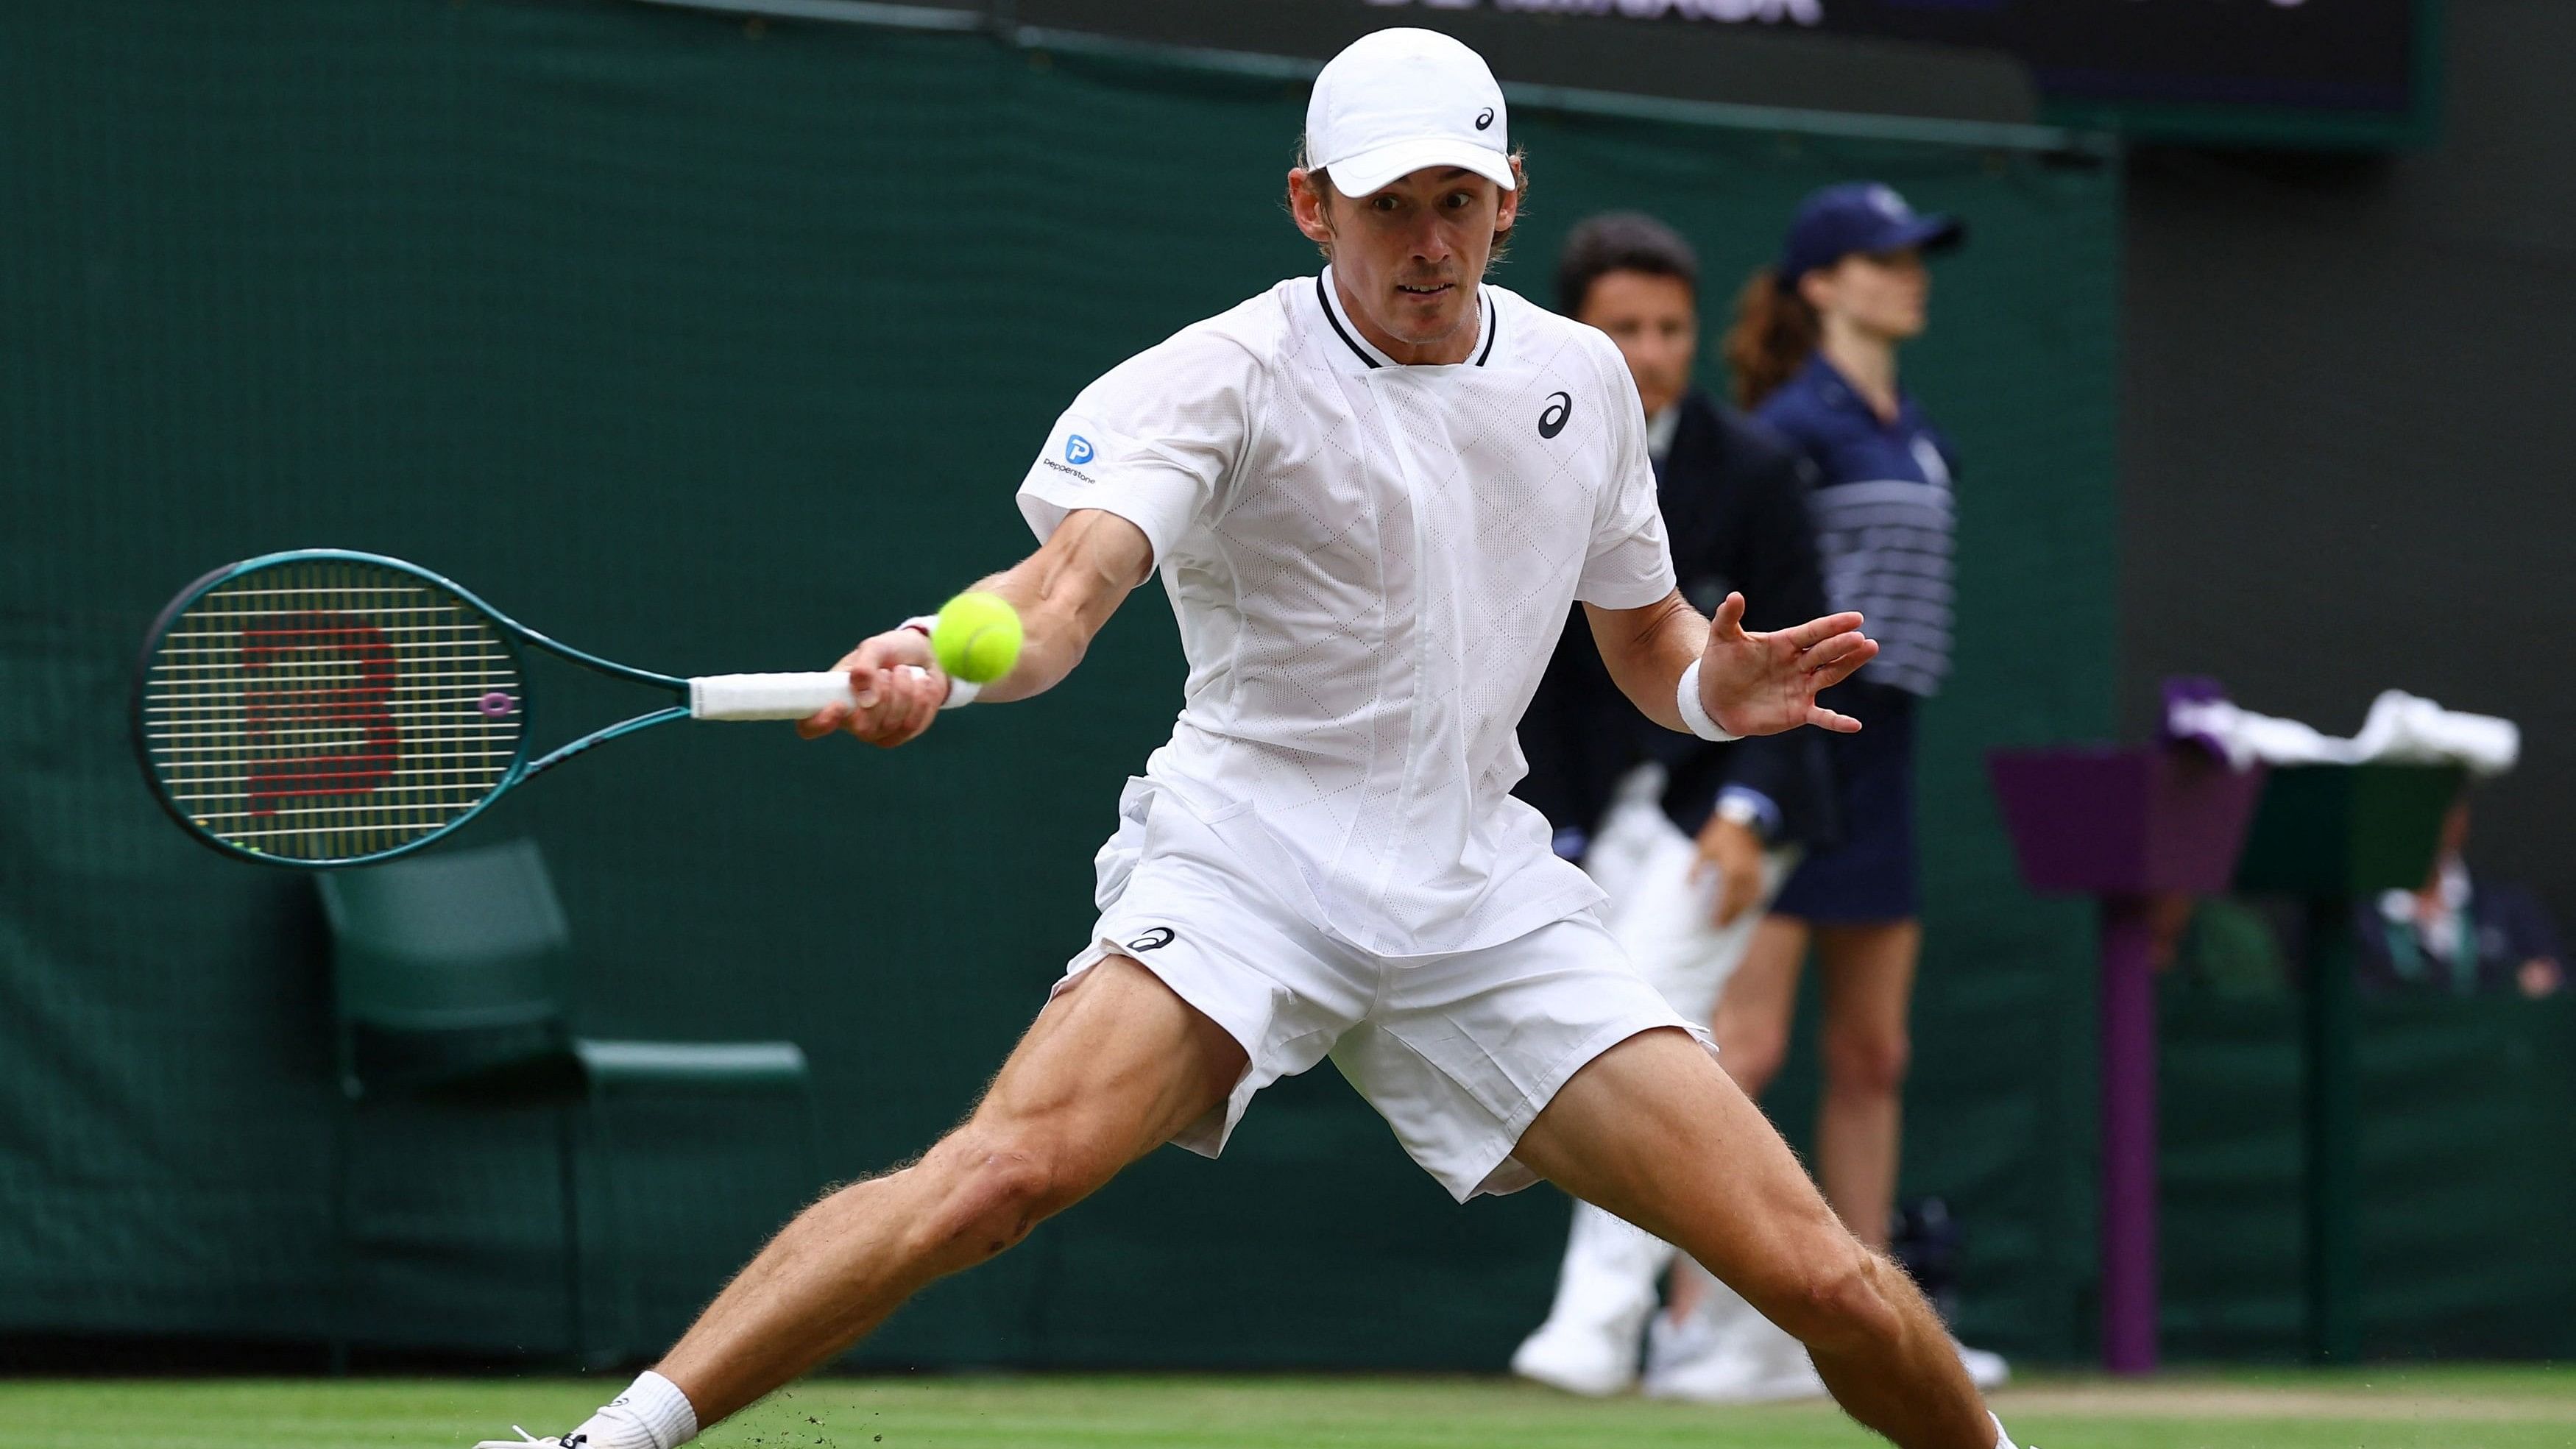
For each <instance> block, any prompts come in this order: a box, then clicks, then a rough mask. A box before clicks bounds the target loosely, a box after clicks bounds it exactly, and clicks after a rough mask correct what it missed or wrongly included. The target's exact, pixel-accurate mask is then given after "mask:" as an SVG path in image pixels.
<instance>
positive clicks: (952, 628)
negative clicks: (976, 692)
mask: <svg viewBox="0 0 2576 1449" xmlns="http://www.w3.org/2000/svg"><path fill="white" fill-rule="evenodd" d="M930 652H931V655H932V656H933V657H934V658H936V659H937V660H938V661H939V667H940V668H941V669H944V670H946V671H948V675H949V677H950V678H952V679H962V680H965V681H966V682H967V683H968V684H990V683H992V682H993V681H994V680H996V679H999V678H1001V677H1002V676H1003V675H1005V674H1008V673H1010V672H1011V666H1012V665H1014V664H1017V663H1019V662H1020V611H1019V610H1017V609H1014V608H1012V607H1011V606H1010V604H1009V603H1008V602H1007V601H1005V600H1004V599H1002V598H1001V597H1000V596H998V595H995V594H959V595H958V596H957V597H956V598H953V599H950V600H949V601H948V602H947V603H945V604H942V605H940V607H939V622H938V624H937V625H935V626H934V627H933V628H932V629H931V631H930Z"/></svg>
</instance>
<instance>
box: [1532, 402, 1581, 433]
mask: <svg viewBox="0 0 2576 1449" xmlns="http://www.w3.org/2000/svg"><path fill="white" fill-rule="evenodd" d="M1572 416H1574V395H1573V394H1572V393H1563V392H1552V393H1549V394H1548V395H1547V411H1545V412H1543V413H1540V414H1539V415H1538V435H1539V436H1540V437H1542V438H1553V437H1555V436H1556V435H1557V434H1559V433H1561V432H1564V431H1565V420H1566V419H1567V418H1570V417H1572Z"/></svg>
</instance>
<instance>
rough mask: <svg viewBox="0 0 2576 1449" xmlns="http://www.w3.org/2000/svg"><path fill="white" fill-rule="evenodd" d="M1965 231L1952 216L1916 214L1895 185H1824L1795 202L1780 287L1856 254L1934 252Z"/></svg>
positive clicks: (1792, 284)
mask: <svg viewBox="0 0 2576 1449" xmlns="http://www.w3.org/2000/svg"><path fill="white" fill-rule="evenodd" d="M1967 235H1968V228H1967V226H1966V224H1965V223H1963V222H1961V221H1959V220H1958V219H1957V218H1956V217H1948V216H1922V215H1918V214H1916V212H1915V210H1914V208H1913V207H1911V206H1908V205H1906V204H1905V198H1904V197H1902V196H1899V195H1897V194H1896V189H1895V188H1894V187H1891V186H1884V185H1881V184H1880V183H1878V182H1875V181H1852V182H1846V183H1845V184H1843V185H1841V186H1828V187H1826V188H1825V189H1824V190H1822V191H1819V192H1817V193H1815V194H1814V195H1812V196H1810V197H1808V198H1807V199H1806V200H1805V201H1803V202H1800V203H1799V204H1798V219H1797V220H1795V221H1793V222H1791V223H1789V235H1788V237H1787V239H1785V240H1784V241H1782V242H1781V243H1780V285H1781V286H1782V287H1783V288H1784V289H1785V288H1790V287H1795V286H1797V285H1798V279H1799V278H1800V277H1803V276H1805V275H1806V274H1807V273H1809V272H1812V271H1814V270H1816V269H1817V268H1819V267H1830V266H1832V265H1833V264H1834V263H1836V262H1839V261H1841V260H1842V259H1843V258H1845V257H1847V256H1850V255H1852V254H1853V253H1855V252H1897V251H1903V250H1905V249H1906V248H1908V247H1919V248H1921V249H1923V250H1924V251H1927V252H1931V251H1939V250H1941V249H1942V248H1944V247H1953V246H1957V245H1958V244H1959V243H1960V242H1961V241H1963V240H1965V239H1966V237H1967Z"/></svg>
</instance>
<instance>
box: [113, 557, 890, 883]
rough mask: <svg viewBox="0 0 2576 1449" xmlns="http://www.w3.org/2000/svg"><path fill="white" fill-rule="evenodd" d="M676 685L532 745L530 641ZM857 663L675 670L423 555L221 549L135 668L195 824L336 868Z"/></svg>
mask: <svg viewBox="0 0 2576 1449" xmlns="http://www.w3.org/2000/svg"><path fill="white" fill-rule="evenodd" d="M523 644H532V645H535V646H536V647H537V648H539V649H543V650H545V651H546V652H547V653H550V654H554V655H558V656H560V657H562V658H565V659H569V660H571V661H572V662H573V663H575V664H579V665H582V666H584V667H586V668H589V669H594V670H597V671H598V672H600V673H602V674H606V675H611V676H613V677H615V678H618V679H625V680H631V681H633V682H635V683H637V684H644V685H651V686H654V687H657V688H660V689H666V690H669V691H670V692H671V695H672V697H673V702H672V703H671V704H669V705H667V706H665V707H663V708H661V709H656V710H652V711H650V712H648V713H645V714H639V715H636V716H635V717H634V718H632V719H626V720H621V721H619V722H618V723H616V724H612V725H609V726H607V727H605V728H602V729H596V730H593V731H591V732H590V733H589V734H586V735H583V736H582V737H581V738H579V739H576V740H574V741H572V742H571V743H570V744H566V745H561V746H558V747H557V748H555V749H554V750H552V751H549V752H548V753H546V754H542V755H538V756H536V757H535V758H534V759H531V758H529V754H530V750H529V738H530V737H529V733H528V723H529V715H530V708H529V706H530V700H529V696H528V689H527V685H526V684H525V682H524V680H523V675H522V671H521V669H520V646H521V645H523ZM849 698H850V680H849V676H848V675H846V674H842V673H837V672H827V673H821V674H718V675H711V676H708V677H705V678H699V679H677V678H673V677H672V676H670V675H667V674H655V673H652V672H651V671H649V670H643V669H632V668H629V667H627V666H626V665H623V664H614V663H611V662H609V661H608V660H605V659H601V658H599V657H598V656H596V655H591V654H584V653H583V652H581V651H580V650H578V649H575V648H573V647H571V646H570V645H566V644H559V643H557V642H555V641H554V640H552V639H549V638H547V637H546V636H545V635H543V634H540V633H538V632H537V631H536V630H534V629H530V628H528V627H527V626H525V625H523V624H521V623H519V622H518V621H517V620H515V619H512V618H511V617H509V616H508V615H507V614H504V613H502V612H501V611H500V610H498V609H495V608H493V607H492V606H491V605H489V604H487V603H484V602H483V601H482V600H481V599H478V598H476V597H475V596H474V595H472V594H470V593H467V592H466V591H465V590H464V589H462V588H459V587H457V586H456V585H455V584H452V583H450V582H448V581H447V580H446V579H443V578H440V577H439V576H438V575H436V574H434V573H431V572H429V571H428V570H427V569H424V568H420V567H418V566H417V565H413V564H408V563H404V562H403V561H402V560H400V559H394V558H386V557H383V556H382V555H379V554H371V553H352V552H349V551H347V550H345V549H336V548H310V549H297V550H295V551H293V552H290V553H273V554H267V555H264V556H262V557H259V558H254V559H248V560H245V561H243V562H241V563H236V564H227V565H225V566H224V567H222V568H219V569H217V570H215V571H214V572H213V573H210V574H208V575H206V576H205V577H204V578H202V579H199V580H197V581H196V582H195V583H193V584H190V585H189V586H188V587H187V588H186V589H184V590H182V591H181V592H180V594H179V596H178V597H177V598H175V599H172V600H171V601H170V606H169V607H168V608H166V609H164V610H162V611H161V617H160V618H159V619H158V620H157V621H155V622H154V624H153V626H152V633H151V636H150V638H149V639H147V640H146V641H145V643H144V646H143V659H142V662H141V664H140V666H139V667H138V668H137V670H136V672H135V679H134V752H135V755H136V757H137V758H138V759H140V760H141V762H142V765H143V773H144V775H145V777H146V778H147V779H149V780H150V781H151V784H152V791H153V794H154V795H155V796H156V797H157V798H158V799H159V800H160V802H161V805H162V808H164V809H166V810H168V811H169V812H170V818H171V819H173V820H176V821H178V822H179V824H180V825H181V826H182V827H184V828H185V829H186V830H187V832H188V833H189V834H190V835H193V836H195V837H196V838H197V839H199V840H201V841H204V842H205V843H206V844H207V845H210V846H212V847H214V848H215V849H216V850H219V851H222V852H223V853H224V854H226V855H232V856H238V857H240V858H242V859H245V860H255V861H258V862H260V863H262V864H265V865H286V866H300V867H305V868H309V869H327V868H331V867H335V866H346V865H363V864H365V863H367V862H369V861H378V860H384V859H387V858H389V857H392V856H397V855H401V854H404V853H406V852H408V851H414V850H418V849H420V848H421V847H422V846H424V845H427V844H429V843H430V842H431V841H433V840H436V839H437V838H438V837H440V836H442V835H444V834H446V833H447V832H449V831H451V830H454V829H456V828H457V827H458V826H460V825H463V824H464V823H465V822H466V821H468V820H471V819H473V818H474V817H475V816H476V815H477V814H479V813H480V812H481V811H482V810H483V808H484V807H485V806H487V805H490V804H491V803H492V802H493V801H494V800H497V799H499V798H500V797H501V796H502V794H504V793H505V792H507V791H509V790H510V789H512V788H513V787H515V786H518V785H522V784H525V783H527V782H528V781H530V780H533V779H535V778H536V777H537V776H539V775H542V774H544V773H545V772H546V771H548V770H551V769H553V768H554V767H555V766H557V765H560V764H562V763H563V762H564V761H566V760H569V759H571V758H572V757H573V756H575V755H578V754H580V753H582V752H583V751H584V750H587V749H590V748H591V747H593V746H595V745H600V744H604V743H606V742H608V741H609V740H613V739H616V738H617V737H619V736H620V735H631V734H633V733H635V732H636V731H638V730H645V729H651V728H652V727H653V726H655V725H660V724H669V723H670V722H672V721H673V720H683V719H716V720H760V719H767V720H776V719H801V718H803V717H804V716H806V715H809V714H812V713H813V712H814V711H816V710H818V709H821V708H822V707H823V706H825V705H827V704H832V703H836V702H839V701H844V700H847V699H849Z"/></svg>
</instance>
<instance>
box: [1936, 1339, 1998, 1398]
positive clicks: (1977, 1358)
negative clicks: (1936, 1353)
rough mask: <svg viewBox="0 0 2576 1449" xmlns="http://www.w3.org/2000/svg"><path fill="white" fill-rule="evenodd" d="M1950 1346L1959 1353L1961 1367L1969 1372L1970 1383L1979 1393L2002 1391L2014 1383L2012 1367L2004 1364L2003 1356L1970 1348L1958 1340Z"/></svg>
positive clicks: (1988, 1350) (1989, 1350) (1990, 1351)
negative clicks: (1994, 1390) (1992, 1390)
mask: <svg viewBox="0 0 2576 1449" xmlns="http://www.w3.org/2000/svg"><path fill="white" fill-rule="evenodd" d="M1950 1346H1951V1347H1952V1348H1954V1349H1957V1350H1958V1351H1959V1367H1961V1368H1963V1369H1966V1370H1967V1371H1968V1382H1970V1383H1972V1384H1975V1385H1976V1386H1977V1390H1978V1392H1980V1393H1983V1392H1985V1391H1987V1390H1990V1389H2000V1388H2002V1387H2003V1386H2004V1385H2006V1384H2008V1383H2010V1382H2012V1365H2011V1364H2009V1363H2006V1362H2004V1356H2003V1355H2002V1354H1999V1353H1997V1352H1995V1351H1994V1350H1993V1349H1990V1348H1970V1347H1968V1346H1967V1345H1966V1344H1964V1343H1961V1342H1960V1341H1959V1340H1957V1339H1956V1338H1953V1339H1951V1340H1950Z"/></svg>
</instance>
